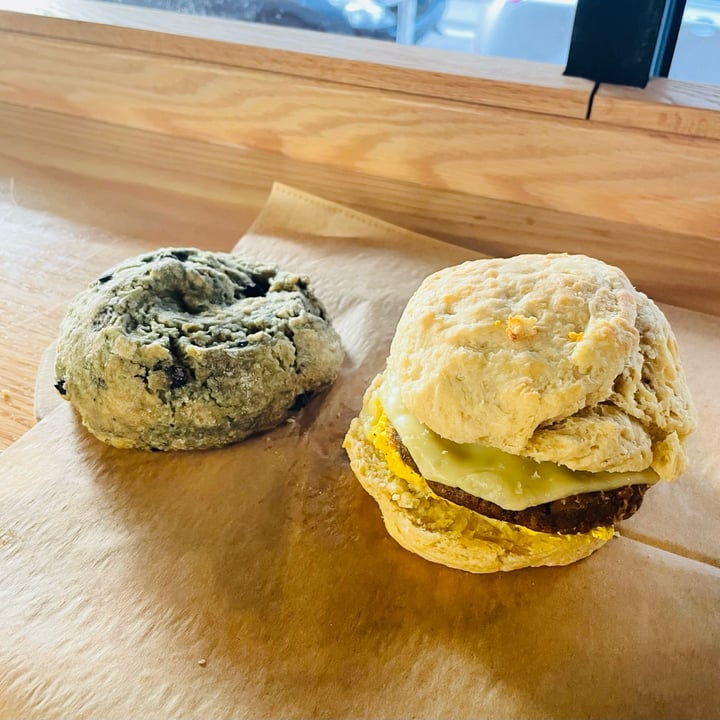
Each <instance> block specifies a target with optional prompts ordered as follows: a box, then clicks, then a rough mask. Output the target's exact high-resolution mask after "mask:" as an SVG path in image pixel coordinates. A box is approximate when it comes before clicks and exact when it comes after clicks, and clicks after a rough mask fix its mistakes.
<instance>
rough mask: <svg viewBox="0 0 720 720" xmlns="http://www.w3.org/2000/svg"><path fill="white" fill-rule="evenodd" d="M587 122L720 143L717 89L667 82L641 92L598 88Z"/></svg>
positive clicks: (660, 81)
mask: <svg viewBox="0 0 720 720" xmlns="http://www.w3.org/2000/svg"><path fill="white" fill-rule="evenodd" d="M590 119H591V120H596V121H598V122H608V123H613V124H614V125H624V126H626V127H636V128H645V129H648V130H658V131H661V132H671V133H682V134H684V135H694V136H696V137H704V138H712V139H714V140H720V87H718V86H717V85H701V84H699V83H688V82H681V81H679V80H669V79H668V78H652V79H651V80H650V82H649V83H648V85H647V87H646V88H644V89H640V88H630V87H623V86H620V85H601V86H600V87H599V89H598V91H597V92H596V93H595V97H594V100H593V104H592V113H591V115H590Z"/></svg>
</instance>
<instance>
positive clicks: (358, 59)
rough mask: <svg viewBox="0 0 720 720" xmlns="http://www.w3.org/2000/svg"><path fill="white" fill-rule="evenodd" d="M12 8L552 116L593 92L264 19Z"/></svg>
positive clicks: (470, 60) (240, 63)
mask: <svg viewBox="0 0 720 720" xmlns="http://www.w3.org/2000/svg"><path fill="white" fill-rule="evenodd" d="M18 9H19V8H18V6H17V3H15V2H12V0H0V28H3V29H6V30H15V31H20V32H27V33H30V34H33V35H44V36H47V37H56V38H64V39H68V40H79V41H83V42H88V43H91V44H102V45H107V46H111V47H118V48H123V49H132V50H141V51H145V52H150V53H157V54H162V55H170V56H175V57H182V58H186V59H190V60H199V61H209V62H213V63H221V64H223V65H233V66H237V67H245V68H254V69H257V70H269V71H272V72H279V73H283V74H286V75H299V76H303V77H310V78H316V79H321V80H332V81H335V82H342V83H345V84H349V85H355V86H360V87H372V88H379V89H386V90H397V91H401V92H403V93H412V94H419V95H425V96H428V97H442V98H447V99H453V100H463V101H466V102H470V103H475V104H481V105H496V106H498V107H510V108H518V109H522V110H533V111H536V112H543V113H550V114H552V115H568V116H572V117H577V118H582V117H585V114H586V112H587V108H588V101H589V98H590V93H591V91H592V89H593V83H591V82H590V81H588V80H583V79H580V78H570V77H565V76H564V75H563V74H562V70H563V68H562V66H561V65H550V64H545V63H537V62H528V61H525V60H515V59H510V58H494V57H487V56H478V55H469V54H466V53H457V52H449V51H443V50H436V49H432V48H420V47H415V46H407V45H405V46H400V45H396V44H395V43H391V42H383V41H380V40H370V39H367V38H358V37H348V36H340V35H333V34H328V33H316V32H312V31H307V30H296V29H292V28H280V27H275V26H271V25H263V24H260V23H244V22H238V21H231V20H225V19H219V18H211V17H200V16H197V15H187V14H183V13H168V12H162V11H157V10H153V9H148V8H140V7H133V6H128V5H117V4H111V3H104V2H88V1H87V0H63V2H61V3H58V2H57V1H56V0H39V1H38V0H32V1H29V2H26V3H24V5H23V7H22V8H21V9H22V12H18ZM13 11H14V12H13Z"/></svg>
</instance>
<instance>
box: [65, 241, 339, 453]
mask: <svg viewBox="0 0 720 720" xmlns="http://www.w3.org/2000/svg"><path fill="white" fill-rule="evenodd" d="M343 356H344V352H343V349H342V345H341V343H340V338H339V336H338V334H337V333H336V332H335V330H334V329H333V327H332V325H331V324H330V321H329V320H328V319H327V317H326V314H325V310H324V308H323V306H322V304H321V303H320V301H319V300H318V299H317V298H316V297H315V295H314V294H313V292H312V291H311V290H310V288H309V287H308V280H307V278H305V277H301V276H298V275H294V274H292V273H288V272H283V271H281V270H279V269H278V268H277V267H275V266H273V265H266V264H260V263H256V262H253V261H249V260H247V259H244V258H242V257H238V256H235V255H229V254H224V253H210V252H203V251H200V250H194V249H175V248H166V249H162V250H158V251H156V252H153V253H149V254H146V255H141V256H139V257H136V258H132V259H130V260H128V261H126V262H124V263H122V264H120V265H118V266H116V267H115V268H113V269H112V270H110V271H108V272H107V273H106V274H105V275H103V276H102V277H100V278H99V279H97V280H96V281H95V282H94V283H92V284H91V285H90V286H89V287H88V288H87V290H85V291H84V292H82V293H80V295H78V296H77V297H76V298H75V299H74V300H73V301H72V303H71V305H70V308H69V309H68V312H67V315H66V317H65V319H64V320H63V323H62V325H61V328H60V338H59V342H58V354H57V361H56V365H55V375H56V380H57V383H56V387H57V389H58V391H59V392H60V393H61V394H62V395H64V397H65V398H66V399H68V400H70V402H71V403H72V404H73V406H74V407H75V408H76V410H77V411H78V412H79V414H80V416H81V417H82V420H83V423H84V424H85V425H86V427H87V428H88V429H89V430H90V431H91V432H92V433H93V434H94V435H95V436H96V437H98V438H99V439H101V440H103V441H104V442H107V443H109V444H111V445H114V446H116V447H122V448H142V449H146V450H180V449H185V450H192V449H202V448H210V447H219V446H221V445H226V444H228V443H232V442H236V441H238V440H242V439H244V438H246V437H248V436H249V435H252V434H253V433H257V432H260V431H262V430H266V429H268V428H271V427H274V426H275V425H277V424H279V423H280V422H282V421H283V420H284V419H285V418H286V417H287V416H288V414H289V413H290V412H292V411H294V410H297V409H299V408H300V407H302V406H303V405H304V404H305V403H306V402H307V401H308V400H309V398H310V396H311V395H312V394H313V393H316V392H318V391H320V390H322V389H323V388H325V387H327V386H328V385H329V384H331V383H332V382H333V381H334V380H335V378H336V376H337V374H338V371H339V369H340V365H341V363H342V360H343Z"/></svg>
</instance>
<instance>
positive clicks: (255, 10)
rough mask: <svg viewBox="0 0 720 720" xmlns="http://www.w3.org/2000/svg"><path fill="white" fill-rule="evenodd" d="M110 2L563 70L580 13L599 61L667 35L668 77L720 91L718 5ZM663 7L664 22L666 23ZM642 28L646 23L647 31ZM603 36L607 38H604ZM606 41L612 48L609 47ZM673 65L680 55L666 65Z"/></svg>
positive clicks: (637, 1) (491, 0) (576, 0)
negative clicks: (620, 38) (585, 15)
mask: <svg viewBox="0 0 720 720" xmlns="http://www.w3.org/2000/svg"><path fill="white" fill-rule="evenodd" d="M103 1H104V2H108V3H119V4H125V5H136V6H142V7H146V8H154V9H157V10H165V11H175V12H181V13H191V14H198V15H208V16H212V17H218V18H226V19H235V20H243V21H249V22H260V23H267V24H272V25H282V26H287V27H296V28H305V29H311V30H317V31H321V32H328V33H334V34H339V35H354V36H360V37H369V38H375V39H380V40H388V41H393V42H397V43H401V44H414V45H419V46H423V47H430V48H438V49H443V50H451V51H457V52H463V53H470V54H481V55H489V56H496V57H507V58H519V59H523V60H532V61H539V62H544V63H552V64H556V65H565V63H566V61H567V58H568V52H569V48H570V45H571V37H573V26H574V22H575V16H576V10H577V7H578V5H580V8H581V11H582V12H590V13H592V17H593V18H594V20H592V21H591V23H590V24H587V23H585V24H584V25H583V27H582V32H583V33H585V34H586V36H587V35H590V36H595V37H590V44H591V45H592V47H591V48H590V49H589V50H588V52H589V53H592V54H593V58H594V61H595V60H597V55H598V54H602V53H601V50H602V49H603V48H604V47H605V46H606V45H607V47H608V48H611V47H612V46H613V43H615V41H616V36H617V35H622V34H623V33H622V32H617V28H622V29H623V31H624V34H625V35H629V37H628V38H627V41H628V42H629V43H630V46H631V47H632V46H633V43H634V47H642V48H644V49H646V50H648V51H650V52H651V49H650V46H653V47H654V45H655V43H654V42H653V39H654V38H655V37H656V36H657V35H658V30H659V31H660V34H659V37H660V38H661V40H660V41H659V45H660V46H661V47H660V50H661V52H662V46H664V45H667V46H668V47H669V48H670V53H672V48H673V46H674V43H675V40H676V38H677V50H676V51H675V53H674V58H673V61H672V66H671V68H670V71H669V76H670V77H671V78H677V79H682V80H691V81H696V82H705V83H720V0H687V3H685V0H633V2H632V3H629V2H627V0H103ZM663 7H664V8H665V18H664V19H663V20H662V23H661V22H660V21H661V18H662V15H663ZM683 7H684V12H683ZM668 16H671V17H668ZM672 16H674V17H677V19H678V20H679V18H680V17H682V22H681V23H679V22H677V23H675V24H673V19H672ZM628 17H629V18H630V19H631V21H633V22H634V21H637V22H639V23H641V24H640V25H639V26H638V28H637V29H636V30H633V29H631V28H629V27H628V25H627V24H625V22H624V21H625V19H627V18H628ZM656 21H657V22H656ZM643 22H646V24H645V25H642V23H643ZM668 28H669V29H668ZM604 32H606V33H608V35H607V36H603V33H604ZM641 35H642V36H641ZM605 37H607V38H610V42H608V43H605V42H604V40H605ZM576 39H577V38H576ZM648 39H649V40H650V42H649V43H648ZM593 43H594V44H593ZM617 47H620V48H626V47H627V45H625V46H622V45H617ZM599 49H600V50H599ZM625 52H626V50H625ZM670 57H672V54H670V55H669V57H668V60H669V58H670ZM650 60H651V59H650V58H649V59H648V66H649V65H650ZM608 61H609V62H611V61H612V55H611V54H610V55H608V58H607V60H603V62H608ZM661 66H662V64H659V65H658V64H657V63H656V66H655V67H654V69H653V72H654V73H655V74H661V75H666V74H668V71H667V69H663V70H660V69H659V68H660V67H661ZM636 71H637V68H636ZM648 72H649V71H648ZM601 75H602V73H601ZM637 77H638V76H637V74H636V75H635V77H634V78H632V79H630V80H629V81H628V82H625V81H623V80H622V75H621V79H620V80H613V79H612V78H611V77H610V78H608V77H602V76H599V77H597V78H593V77H591V79H596V80H600V81H606V82H620V83H621V84H644V82H645V81H646V80H647V77H648V75H647V74H646V75H645V76H644V77H642V75H641V81H640V82H638V81H637Z"/></svg>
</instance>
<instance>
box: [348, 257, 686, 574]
mask: <svg viewBox="0 0 720 720" xmlns="http://www.w3.org/2000/svg"><path fill="white" fill-rule="evenodd" d="M695 422H696V420H695V411H694V406H693V403H692V399H691V397H690V393H689V391H688V388H687V384H686V380H685V375H684V372H683V369H682V366H681V363H680V360H679V356H678V348H677V343H676V340H675V337H674V335H673V333H672V330H671V328H670V326H669V324H668V321H667V319H666V318H665V316H664V315H663V313H662V312H661V311H660V310H659V309H658V307H657V306H656V305H655V304H654V303H653V302H652V301H651V300H650V299H649V298H648V297H647V296H646V295H644V294H643V293H641V292H639V291H637V290H636V289H635V288H634V287H633V285H632V284H631V283H630V281H629V280H628V278H627V277H626V276H625V274H624V273H623V272H622V271H621V270H619V269H618V268H615V267H612V266H609V265H607V264H605V263H603V262H601V261H599V260H595V259H592V258H589V257H586V256H582V255H554V254H551V255H519V256H516V257H512V258H509V259H488V260H477V261H470V262H466V263H463V264H461V265H458V266H455V267H450V268H446V269H444V270H441V271H439V272H437V273H435V274H433V275H431V276H429V277H428V278H426V279H425V281H424V282H423V283H422V284H421V286H420V287H419V289H418V290H417V291H416V293H415V294H414V295H413V297H412V298H411V299H410V301H409V302H408V304H407V307H406V308H405V310H404V312H403V314H402V317H401V319H400V321H399V323H398V326H397V329H396V332H395V336H394V339H393V341H392V345H391V348H390V353H389V356H388V359H387V363H386V366H385V369H384V371H383V372H382V373H381V374H380V375H378V376H377V377H376V378H375V379H374V381H373V382H372V383H371V385H370V387H369V388H368V389H367V391H366V393H365V397H364V400H363V406H362V410H361V411H360V413H359V416H358V417H357V418H355V419H354V420H353V421H352V423H351V426H350V428H349V430H348V432H347V435H346V438H345V442H344V447H345V449H346V451H347V453H348V455H349V457H350V463H351V467H352V470H353V472H354V473H355V475H356V476H357V478H358V480H359V481H360V483H361V484H362V485H363V487H364V488H365V490H367V492H368V493H369V494H370V495H371V496H372V497H373V498H374V499H375V500H376V501H377V503H378V505H379V506H380V509H381V512H382V516H383V520H384V523H385V526H386V528H387V530H388V532H389V533H390V535H391V536H392V537H393V538H395V540H397V541H398V542H399V543H400V544H401V545H402V546H403V547H405V548H406V549H408V550H410V551H412V552H415V553H417V554H418V555H421V556H422V557H424V558H426V559H428V560H431V561H434V562H438V563H442V564H444V565H447V566H450V567H453V568H459V569H462V570H466V571H470V572H477V573H483V572H494V571H498V570H514V569H518V568H523V567H528V566H540V565H567V564H569V563H572V562H574V561H576V560H579V559H581V558H584V557H586V556H588V555H590V554H591V553H592V552H594V551H595V550H597V549H598V548H600V547H601V546H602V545H603V544H605V543H606V542H607V541H608V540H610V539H611V538H612V537H613V535H614V532H615V525H616V523H618V522H619V521H621V520H624V519H626V518H628V517H630V516H631V515H632V514H634V513H635V512H636V511H637V510H638V509H639V508H640V505H641V503H642V500H643V496H644V494H645V493H646V492H647V491H648V489H650V488H652V486H653V485H655V484H656V483H657V482H660V481H671V480H675V479H676V478H677V477H679V476H680V475H681V474H682V472H683V471H684V470H685V467H686V464H687V459H686V453H685V449H684V441H685V439H686V438H687V436H688V435H689V434H690V433H691V432H692V430H693V429H694V427H695Z"/></svg>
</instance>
